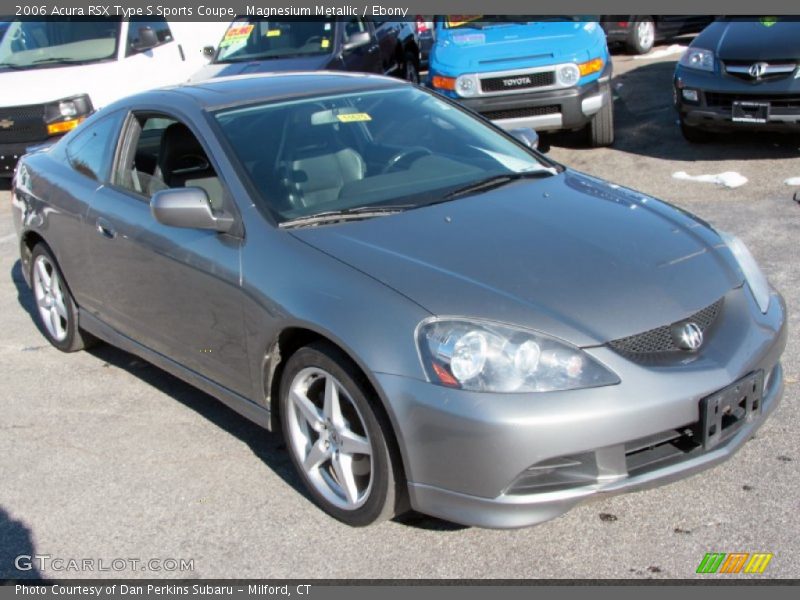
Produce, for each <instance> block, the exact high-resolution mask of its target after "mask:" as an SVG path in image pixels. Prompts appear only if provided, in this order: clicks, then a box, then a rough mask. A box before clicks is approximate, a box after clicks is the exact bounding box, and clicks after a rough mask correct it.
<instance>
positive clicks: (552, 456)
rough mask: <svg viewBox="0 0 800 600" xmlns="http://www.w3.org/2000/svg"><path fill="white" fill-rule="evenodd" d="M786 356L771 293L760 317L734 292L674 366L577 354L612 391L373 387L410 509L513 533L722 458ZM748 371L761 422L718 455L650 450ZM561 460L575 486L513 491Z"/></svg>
mask: <svg viewBox="0 0 800 600" xmlns="http://www.w3.org/2000/svg"><path fill="white" fill-rule="evenodd" d="M753 314H756V315H757V316H756V317H753V316H752V315H753ZM785 345H786V317H785V305H784V303H783V300H782V298H781V297H780V296H779V295H777V294H775V295H774V296H773V301H772V302H771V306H770V310H769V312H768V313H767V314H766V315H761V314H760V313H758V309H757V308H756V307H755V303H754V301H753V299H752V295H751V294H750V293H749V290H748V289H747V288H746V287H741V288H737V289H735V290H732V291H731V292H730V293H729V294H727V295H726V298H725V302H724V308H723V314H722V315H721V317H720V319H719V322H718V323H717V325H715V326H714V329H713V331H712V332H711V335H710V336H709V339H708V341H707V345H706V346H705V347H704V349H703V350H702V351H700V352H699V353H697V354H689V355H686V359H685V360H683V361H680V362H678V363H676V364H673V365H671V366H648V365H646V364H637V363H634V362H633V361H630V360H628V359H626V358H624V357H622V356H621V355H618V354H616V353H615V352H613V351H612V350H610V349H609V348H607V347H605V346H603V347H596V348H591V349H587V351H588V352H590V353H591V354H592V355H593V356H594V357H595V358H597V359H598V360H600V361H601V362H602V363H603V364H605V365H606V366H608V367H609V368H611V369H612V370H613V371H614V372H616V373H617V374H618V375H619V376H620V379H621V383H620V384H619V385H615V386H607V387H601V388H594V389H589V390H576V391H568V392H556V393H543V394H483V393H474V392H465V391H458V390H452V389H448V388H444V387H441V386H436V385H432V384H430V383H427V382H423V381H418V380H414V379H409V378H403V377H398V376H393V375H379V376H378V380H379V383H380V385H381V387H382V390H383V393H384V394H385V395H386V397H387V398H389V399H390V405H391V408H392V413H393V415H392V416H393V420H394V422H395V423H396V424H402V425H399V426H398V427H397V432H398V438H399V443H400V448H401V453H402V455H403V460H404V466H405V468H406V475H407V478H408V481H409V494H410V498H411V503H412V506H413V507H414V508H415V509H416V510H419V511H420V512H423V513H426V514H431V515H434V516H438V517H441V518H445V519H449V520H452V521H456V522H459V523H463V524H467V525H478V526H483V527H500V528H504V527H522V526H526V525H532V524H536V523H540V522H543V521H546V520H548V519H552V518H554V517H556V516H558V515H560V514H562V513H564V512H566V511H567V510H569V509H570V508H572V507H573V506H575V505H576V504H578V503H579V502H581V501H584V500H587V499H589V498H591V497H594V496H597V495H601V494H616V493H621V492H627V491H633V490H638V489H642V488H646V487H650V486H655V485H660V484H663V483H668V482H670V481H673V480H676V479H679V478H682V477H686V476H688V475H690V474H692V473H695V472H697V471H700V470H702V469H705V468H708V467H710V466H713V465H714V464H717V463H719V462H721V461H723V460H725V459H726V458H728V457H729V456H731V455H732V454H733V453H734V452H735V451H736V450H737V449H738V448H739V447H741V445H742V444H743V443H744V442H745V441H746V440H747V439H749V438H750V437H751V436H752V435H753V433H754V431H755V430H756V429H757V428H758V427H759V426H760V425H761V424H762V423H763V421H764V420H765V419H766V417H767V416H768V415H769V414H770V413H771V412H772V411H773V410H774V409H775V407H776V406H777V404H778V402H779V400H780V397H781V395H782V392H783V377H782V370H781V367H780V362H779V360H780V355H781V353H782V352H783V349H784V347H785ZM759 370H760V371H763V372H764V374H765V375H767V374H769V376H768V377H767V378H766V379H765V381H766V383H765V388H766V389H765V390H764V395H763V399H762V401H761V402H762V403H761V410H760V412H759V413H757V414H753V415H751V417H750V418H749V419H748V420H746V421H742V423H741V424H740V425H739V427H738V428H737V429H736V430H735V433H733V434H731V435H730V436H729V437H727V438H726V439H725V440H724V441H723V442H721V443H720V444H719V445H717V446H715V447H713V448H710V449H705V448H704V447H703V446H702V445H700V446H699V448H698V447H694V448H693V449H692V450H691V451H689V450H687V451H686V452H684V451H683V450H680V451H676V450H675V448H673V447H672V446H671V445H664V444H662V442H660V441H659V440H661V439H662V438H663V436H664V434H665V432H673V433H674V432H676V431H677V432H681V431H688V430H689V429H691V428H692V427H694V426H695V425H696V424H697V423H698V421H699V419H700V409H699V403H700V401H701V399H703V398H705V397H707V396H710V395H712V394H714V393H715V392H717V391H718V390H721V389H723V388H726V387H727V386H729V385H731V384H732V383H733V382H736V381H737V380H739V379H740V378H742V377H744V376H746V375H748V374H749V373H752V372H756V371H759ZM678 443H679V444H683V443H684V441H682V440H679V441H678V442H676V444H678ZM648 445H650V446H652V448H649V446H648ZM668 446H669V447H668ZM637 448H638V449H639V450H636V449H637ZM641 448H644V450H642V449H641ZM648 448H649V449H648ZM667 450H669V452H667ZM637 452H638V454H637ZM642 452H646V453H648V452H649V453H650V454H645V455H642ZM643 456H644V460H643ZM572 459H577V461H578V462H583V463H584V465H583V466H582V467H580V468H579V470H581V469H582V472H581V473H579V475H580V476H579V477H577V478H575V479H574V480H569V479H567V480H564V481H566V483H564V482H563V481H562V483H561V484H560V485H550V486H543V487H541V488H540V490H541V491H536V492H535V493H530V490H531V489H536V488H535V486H534V487H531V486H529V485H527V484H525V485H522V484H521V483H520V482H521V481H523V480H525V481H528V479H526V478H529V476H530V472H531V469H530V467H533V466H538V467H539V468H541V466H542V465H549V464H560V463H563V462H564V460H567V461H569V460H572ZM584 467H586V468H584ZM568 470H569V469H568V468H567V469H565V470H564V473H566V472H567V471H568ZM557 472H558V468H556V469H553V473H557ZM587 473H588V476H587ZM546 476H547V477H551V475H546ZM570 477H571V475H570ZM543 481H544V480H543Z"/></svg>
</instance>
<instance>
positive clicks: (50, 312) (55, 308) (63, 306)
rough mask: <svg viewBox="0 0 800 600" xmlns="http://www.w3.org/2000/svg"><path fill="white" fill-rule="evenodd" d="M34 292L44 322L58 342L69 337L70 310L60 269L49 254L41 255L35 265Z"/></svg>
mask: <svg viewBox="0 0 800 600" xmlns="http://www.w3.org/2000/svg"><path fill="white" fill-rule="evenodd" d="M33 293H34V296H35V297H36V306H37V308H38V310H39V316H40V317H41V319H42V324H43V325H44V326H45V328H46V329H47V332H48V333H49V334H50V336H51V337H52V338H53V339H54V340H56V341H57V342H63V341H64V340H65V339H66V338H67V334H68V327H69V312H68V310H67V300H66V296H65V294H64V288H63V287H62V284H61V279H60V277H59V276H58V271H57V270H56V269H55V267H54V266H53V263H52V262H50V260H49V259H48V258H47V256H44V255H39V256H37V257H36V261H35V262H34V265H33Z"/></svg>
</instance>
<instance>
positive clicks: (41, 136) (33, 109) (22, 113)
mask: <svg viewBox="0 0 800 600" xmlns="http://www.w3.org/2000/svg"><path fill="white" fill-rule="evenodd" d="M46 139H47V126H46V125H45V122H44V106H43V105H41V104H34V105H31V106H11V107H0V144H19V143H25V142H39V141H43V140H46Z"/></svg>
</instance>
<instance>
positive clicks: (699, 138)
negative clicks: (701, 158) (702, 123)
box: [681, 118, 714, 144]
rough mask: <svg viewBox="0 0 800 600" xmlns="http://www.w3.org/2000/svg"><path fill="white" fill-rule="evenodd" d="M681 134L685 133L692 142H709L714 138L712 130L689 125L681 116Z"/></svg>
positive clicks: (688, 140) (685, 137)
mask: <svg viewBox="0 0 800 600" xmlns="http://www.w3.org/2000/svg"><path fill="white" fill-rule="evenodd" d="M681 134H683V137H684V139H686V141H687V142H691V143H692V144H707V143H708V142H710V141H712V140H713V138H714V136H713V135H712V134H711V132H709V131H706V130H705V129H700V128H699V127H692V126H691V125H687V124H686V122H685V121H684V120H683V118H681Z"/></svg>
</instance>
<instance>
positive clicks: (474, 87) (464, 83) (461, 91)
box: [456, 75, 478, 97]
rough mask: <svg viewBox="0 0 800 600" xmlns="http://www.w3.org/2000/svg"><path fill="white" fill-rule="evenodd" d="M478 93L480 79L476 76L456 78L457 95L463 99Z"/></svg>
mask: <svg viewBox="0 0 800 600" xmlns="http://www.w3.org/2000/svg"><path fill="white" fill-rule="evenodd" d="M477 92H478V78H477V77H475V76H474V75H459V76H458V77H456V93H457V94H458V95H459V96H462V97H468V96H474V95H475V94H476V93H477Z"/></svg>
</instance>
